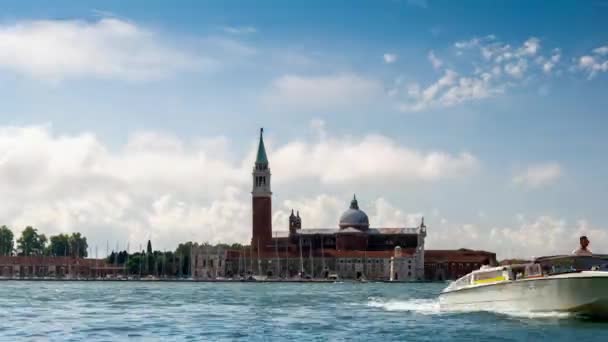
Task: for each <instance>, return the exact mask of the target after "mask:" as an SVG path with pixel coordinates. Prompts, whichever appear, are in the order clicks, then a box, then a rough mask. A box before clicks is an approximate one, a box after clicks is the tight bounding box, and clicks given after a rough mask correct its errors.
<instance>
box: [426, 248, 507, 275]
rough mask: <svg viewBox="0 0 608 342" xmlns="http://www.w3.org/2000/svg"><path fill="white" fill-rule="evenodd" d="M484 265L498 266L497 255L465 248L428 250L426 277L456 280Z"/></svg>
mask: <svg viewBox="0 0 608 342" xmlns="http://www.w3.org/2000/svg"><path fill="white" fill-rule="evenodd" d="M483 265H490V266H496V265H498V262H497V261H496V253H492V252H486V251H477V250H471V249H465V248H461V249H457V250H426V251H425V260H424V277H425V279H427V280H455V279H458V278H460V277H462V276H464V275H466V274H469V273H470V272H472V271H474V270H478V269H479V268H480V267H481V266H483Z"/></svg>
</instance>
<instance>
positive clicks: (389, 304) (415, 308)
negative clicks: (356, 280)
mask: <svg viewBox="0 0 608 342" xmlns="http://www.w3.org/2000/svg"><path fill="white" fill-rule="evenodd" d="M367 306H369V307H372V308H379V309H382V310H385V311H404V312H412V313H417V314H422V315H440V314H462V313H475V312H478V313H479V312H489V313H494V314H499V315H504V316H508V317H513V318H527V319H544V318H557V319H564V318H570V317H572V314H571V313H567V312H557V311H547V312H532V311H515V310H488V309H487V308H486V309H481V308H467V309H458V310H450V309H447V308H445V307H443V308H442V307H441V306H440V304H439V299H438V298H412V299H407V300H386V299H382V298H375V297H370V298H369V301H368V302H367Z"/></svg>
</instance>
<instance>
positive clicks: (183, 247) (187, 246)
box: [175, 241, 193, 275]
mask: <svg viewBox="0 0 608 342" xmlns="http://www.w3.org/2000/svg"><path fill="white" fill-rule="evenodd" d="M192 246H193V243H192V241H188V242H186V243H180V244H179V245H178V246H177V249H176V250H175V256H176V258H177V259H178V263H179V268H178V274H179V275H190V262H191V258H190V254H191V253H192Z"/></svg>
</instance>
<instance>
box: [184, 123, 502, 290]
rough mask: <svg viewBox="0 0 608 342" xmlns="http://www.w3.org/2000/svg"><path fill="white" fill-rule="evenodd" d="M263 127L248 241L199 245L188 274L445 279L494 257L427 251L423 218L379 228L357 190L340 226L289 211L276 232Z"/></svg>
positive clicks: (491, 261)
mask: <svg viewBox="0 0 608 342" xmlns="http://www.w3.org/2000/svg"><path fill="white" fill-rule="evenodd" d="M263 133H264V131H263V130H260V136H259V142H258V149H257V154H256V160H255V163H254V166H253V171H252V190H251V197H252V225H251V244H250V245H249V246H246V247H243V248H241V249H240V250H234V249H232V250H230V249H227V250H221V249H220V250H217V249H216V250H211V249H209V248H208V247H202V246H199V247H196V248H194V249H193V256H192V259H193V260H194V263H193V265H192V266H191V267H192V273H191V274H192V275H193V277H194V278H195V279H210V278H214V277H224V276H225V277H235V276H237V277H248V276H251V275H258V276H268V277H273V278H292V277H303V278H317V279H318V278H328V277H330V276H332V277H334V276H337V277H339V278H344V279H377V280H389V281H419V280H447V279H456V278H458V277H459V276H461V275H464V274H466V273H468V272H470V271H472V270H474V269H478V268H479V267H480V266H481V265H483V264H492V265H494V264H496V255H495V254H494V253H490V252H485V251H472V250H435V251H425V246H424V241H425V238H426V234H427V227H426V225H425V223H424V218H422V219H421V221H420V223H419V224H418V225H417V226H415V227H374V226H373V225H372V224H373V222H372V224H370V222H369V217H368V216H367V214H366V213H365V212H364V211H363V210H362V209H360V207H359V202H358V200H357V198H356V196H353V198H352V200H351V202H350V206H349V207H348V208H347V209H346V211H344V213H343V214H342V215H341V216H340V217H339V219H338V220H337V221H338V222H337V225H336V227H310V228H303V217H304V213H302V215H301V213H300V212H299V211H297V210H292V212H291V215H290V216H289V220H288V222H286V228H287V229H286V230H278V231H273V227H272V190H271V172H270V163H269V161H268V155H267V153H266V148H265V145H264V136H263ZM220 264H221V265H224V266H223V269H222V267H221V266H220Z"/></svg>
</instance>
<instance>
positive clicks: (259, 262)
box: [257, 239, 262, 275]
mask: <svg viewBox="0 0 608 342" xmlns="http://www.w3.org/2000/svg"><path fill="white" fill-rule="evenodd" d="M257 252H258V253H257V254H258V275H261V274H262V272H261V269H260V266H261V263H262V262H261V261H260V239H258V248H257Z"/></svg>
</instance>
